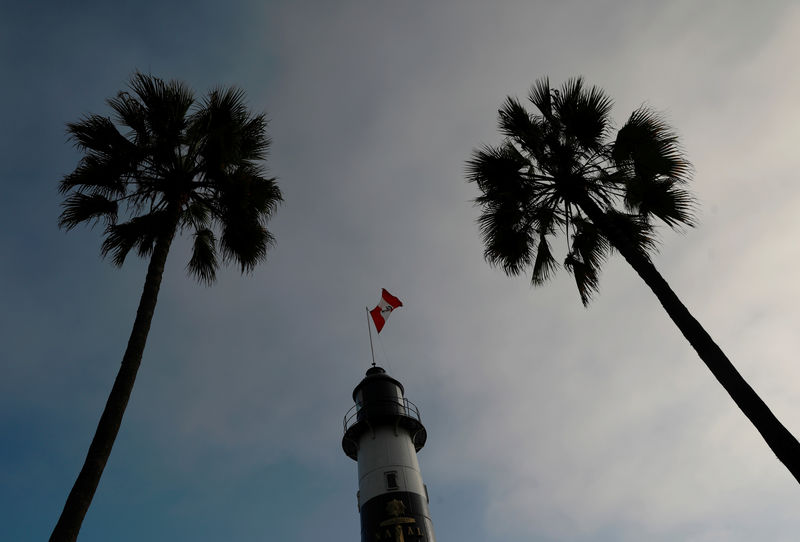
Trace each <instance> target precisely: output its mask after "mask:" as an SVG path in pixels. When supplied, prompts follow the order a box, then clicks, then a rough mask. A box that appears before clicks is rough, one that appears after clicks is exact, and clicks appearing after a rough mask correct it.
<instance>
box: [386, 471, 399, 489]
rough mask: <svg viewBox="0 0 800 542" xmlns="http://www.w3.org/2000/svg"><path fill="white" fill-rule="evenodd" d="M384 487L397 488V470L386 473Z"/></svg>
mask: <svg viewBox="0 0 800 542" xmlns="http://www.w3.org/2000/svg"><path fill="white" fill-rule="evenodd" d="M386 489H399V486H398V485H397V471H391V472H387V473H386Z"/></svg>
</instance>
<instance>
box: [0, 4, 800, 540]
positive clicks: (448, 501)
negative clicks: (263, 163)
mask: <svg viewBox="0 0 800 542" xmlns="http://www.w3.org/2000/svg"><path fill="white" fill-rule="evenodd" d="M798 50H800V10H799V9H798V8H797V7H796V5H794V3H793V2H789V1H787V2H779V1H775V2H769V3H767V5H759V6H758V7H757V8H756V7H755V6H754V4H752V3H751V2H745V1H728V2H722V1H717V2H714V1H708V2H702V3H699V2H691V1H686V2H683V1H674V2H625V1H622V0H605V1H598V2H575V1H566V2H558V3H556V2H544V1H540V2H510V1H498V2H492V3H489V2H472V1H463V2H447V1H444V2H436V3H430V2H403V3H400V2H382V1H381V2H243V1H232V2H228V3H227V4H226V5H225V7H224V8H223V7H222V4H220V3H217V2H192V3H182V2H150V1H144V2H136V3H134V2H118V3H107V2H106V3H101V2H78V3H73V4H71V5H69V6H68V5H67V4H65V3H55V2H53V3H49V2H35V1H34V2H28V3H19V4H17V5H11V4H8V3H6V4H3V6H2V7H0V62H2V68H3V69H2V74H3V84H2V85H0V99H1V100H0V103H2V104H3V105H2V108H1V109H0V111H2V117H1V118H2V120H3V126H4V128H5V129H4V130H2V131H0V149H2V153H3V159H2V160H0V179H2V182H3V186H4V188H5V191H4V197H3V198H2V201H0V205H1V206H2V213H0V217H2V218H0V220H1V221H2V228H0V247H2V252H3V254H4V257H3V258H2V259H0V284H2V285H3V286H2V287H0V288H2V290H1V291H2V295H1V296H0V299H2V302H3V307H4V309H5V310H3V311H2V312H0V343H2V344H3V348H2V354H0V519H1V520H2V521H0V540H10V541H11V540H13V541H20V542H27V541H33V540H42V539H44V538H45V537H46V536H48V534H49V532H50V530H51V529H52V526H53V525H54V523H55V521H56V519H57V517H58V514H59V512H60V510H61V507H62V505H63V502H64V499H65V498H66V495H67V493H68V491H69V488H70V487H71V484H72V482H73V481H74V477H75V475H76V474H77V472H78V469H79V468H80V465H81V462H82V460H83V457H84V454H85V452H86V449H87V447H88V444H89V440H90V439H91V435H92V433H93V431H94V428H95V426H96V423H97V419H98V418H99V415H100V412H101V409H102V406H103V404H104V402H105V399H106V396H107V393H108V391H109V390H110V386H111V383H112V381H113V378H114V375H115V373H116V369H117V367H118V364H119V361H120V360H121V356H122V351H123V348H124V345H125V342H126V341H127V336H128V333H129V331H130V325H131V323H132V320H133V316H134V312H135V308H136V303H137V302H138V296H139V293H140V288H141V285H142V283H143V281H144V263H143V262H140V261H136V260H134V259H131V260H130V261H129V262H128V263H126V265H125V267H124V268H122V269H116V268H114V267H113V266H112V265H111V264H110V263H108V262H105V261H102V260H101V259H100V258H99V244H100V233H101V232H99V231H96V230H95V231H92V230H89V229H86V230H84V229H77V230H75V231H73V232H70V233H69V234H67V233H64V232H62V231H59V229H58V228H57V217H58V214H59V212H60V208H59V202H60V196H59V195H58V193H57V190H56V187H57V183H58V181H59V180H60V179H61V177H62V176H63V175H64V174H65V173H68V172H69V171H70V170H71V169H72V168H74V166H75V164H76V163H77V160H78V158H79V155H78V154H77V152H76V151H75V150H74V149H73V148H72V147H71V145H70V144H69V142H68V141H67V140H66V136H65V123H66V122H69V121H73V120H76V119H78V118H80V116H81V115H83V114H86V113H89V112H93V113H105V112H107V109H106V106H105V104H104V100H105V99H106V98H108V97H110V96H112V95H114V94H115V93H116V92H117V91H118V90H120V89H122V88H123V87H124V86H125V84H126V82H127V80H128V78H129V77H130V75H131V74H132V73H133V72H134V71H135V70H141V71H144V72H149V73H152V74H154V75H157V76H160V77H164V78H177V79H181V80H183V81H185V82H186V83H188V84H189V85H190V86H191V87H193V88H194V89H195V90H196V91H197V93H198V94H202V93H204V92H205V91H207V90H208V89H210V88H212V87H214V86H216V85H231V84H235V85H239V86H241V87H242V88H243V89H245V91H246V92H247V96H248V100H249V104H250V106H251V108H253V109H254V110H257V111H266V112H267V114H268V116H269V118H270V119H271V122H270V128H269V129H270V134H271V136H272V137H273V139H274V145H273V148H272V154H271V157H270V159H269V161H268V166H269V168H270V171H271V173H272V174H274V175H276V176H277V177H278V179H279V182H280V185H281V188H282V190H283V191H284V196H285V200H286V201H285V204H284V205H283V206H282V207H281V208H280V210H279V212H278V214H277V215H276V217H275V218H274V220H273V222H272V228H273V231H274V233H275V235H276V237H277V239H278V244H277V246H276V248H275V249H274V250H273V251H272V252H271V254H270V256H269V259H268V261H267V263H266V264H264V265H262V266H260V267H259V268H258V269H257V270H256V271H255V272H254V273H252V274H251V275H249V276H245V277H241V276H239V275H238V273H237V272H236V271H235V270H228V271H226V272H224V273H221V274H220V276H219V279H218V281H217V283H216V284H215V286H213V287H212V288H207V287H204V286H200V285H197V284H195V283H193V282H191V280H189V279H188V278H187V277H186V276H185V273H184V266H185V264H186V262H187V261H188V255H187V250H186V243H185V241H182V242H177V243H176V244H175V245H174V247H173V250H172V252H171V254H170V259H169V261H168V263H167V270H166V274H165V278H164V284H163V286H162V292H161V296H160V298H159V305H158V308H157V312H156V317H155V320H154V323H153V329H152V331H151V334H150V337H149V342H148V346H147V350H146V352H145V357H144V361H143V364H142V367H141V370H140V373H139V378H138V380H137V383H136V386H135V388H134V392H133V396H132V399H131V402H130V404H129V407H128V411H127V413H126V417H125V420H124V422H123V426H122V430H121V432H120V435H119V437H118V439H117V442H116V445H115V448H114V451H113V453H112V457H111V460H110V462H109V464H108V467H107V469H106V471H105V474H104V476H103V479H102V481H101V484H100V487H99V489H98V492H97V494H96V496H95V499H94V502H93V505H92V508H91V510H90V512H89V514H88V516H87V518H86V521H85V522H84V527H83V530H82V534H81V537H80V540H81V541H84V542H93V541H105V540H118V541H123V542H124V541H127V540H142V539H146V540H153V541H161V540H184V539H186V540H188V539H191V540H197V541H210V540H222V539H224V540H237V541H256V540H272V539H281V540H288V541H305V540H313V539H316V540H321V539H325V540H334V541H340V540H341V541H344V540H352V539H354V538H355V537H357V536H358V533H359V529H358V515H357V510H356V500H355V492H356V488H357V480H356V465H355V463H354V462H352V461H351V460H350V459H348V458H347V457H346V456H345V455H344V454H343V453H342V451H341V448H340V438H341V423H342V416H343V415H344V413H345V412H346V411H347V409H348V408H350V406H351V404H350V403H351V397H350V393H351V391H352V388H353V387H354V386H355V385H356V384H357V383H358V381H359V380H360V378H361V377H362V376H363V372H364V370H365V369H366V368H367V367H368V365H369V342H368V338H367V335H366V329H365V327H366V324H365V318H364V311H363V308H364V307H365V306H366V305H370V306H373V305H374V304H375V303H376V302H377V300H378V295H379V292H380V288H382V287H385V288H387V289H389V290H390V291H391V292H392V293H393V294H395V295H397V296H399V297H400V298H401V299H402V300H403V302H404V304H405V306H404V307H403V308H402V309H401V310H399V311H398V312H396V313H395V314H394V315H393V316H392V319H391V321H390V322H389V324H388V325H387V327H386V329H385V330H384V332H383V333H382V334H381V337H380V340H379V341H378V343H377V344H376V355H377V357H378V361H379V363H380V364H382V365H383V366H384V367H386V369H387V370H388V371H389V372H390V374H392V375H393V376H395V377H397V378H398V379H400V380H401V381H402V382H403V383H404V384H405V387H406V391H407V395H408V396H409V398H410V399H411V400H412V401H413V402H415V403H416V404H417V405H418V406H419V407H420V409H421V411H422V416H423V421H424V422H425V424H426V427H427V428H428V433H429V440H428V444H427V445H426V447H425V449H424V450H422V451H421V453H420V465H421V468H422V471H423V475H424V478H425V481H426V483H427V485H428V488H429V490H430V495H431V513H432V516H433V521H434V526H435V529H436V533H437V536H438V537H439V539H440V540H447V539H454V540H459V539H460V540H464V539H467V540H483V541H487V542H510V541H517V540H535V541H537V542H550V541H564V540H569V541H573V540H574V541H611V540H613V541H628V540H631V541H633V540H651V541H656V542H658V541H662V540H663V541H666V540H670V541H671V540H687V541H695V542H712V541H722V540H725V541H734V542H736V541H752V540H771V541H789V540H794V539H795V538H796V533H797V532H798V529H800V516H798V514H797V510H798V509H799V507H800V491H799V490H798V487H797V484H796V482H795V481H794V480H793V479H792V478H791V477H790V475H789V474H788V472H786V470H785V469H784V468H783V467H782V466H781V465H780V464H779V463H778V462H777V461H776V460H775V459H774V457H773V456H772V454H771V452H770V451H769V450H768V449H767V447H766V445H764V444H763V442H762V441H761V440H760V438H759V437H758V435H757V433H756V432H755V430H754V429H753V428H752V427H751V426H750V424H749V422H747V420H746V419H745V418H744V416H743V415H742V414H741V413H740V412H738V410H736V409H735V407H734V405H733V404H732V402H731V400H730V399H729V398H728V397H727V395H726V394H725V393H724V392H723V390H722V389H721V388H720V387H719V385H718V384H717V383H716V382H715V381H714V380H713V378H712V377H711V376H710V374H709V373H708V371H707V370H706V369H705V367H704V366H703V365H702V364H701V362H700V361H699V359H698V358H697V357H696V355H695V354H694V352H693V351H692V350H691V348H690V347H689V346H688V345H687V344H686V343H685V342H684V341H683V339H682V338H681V337H680V336H679V334H678V332H677V330H676V329H675V328H674V326H673V325H672V323H671V322H670V321H669V320H668V318H667V317H666V315H665V314H664V313H663V311H662V310H661V308H660V306H659V305H658V303H657V302H656V300H655V298H654V297H653V296H652V294H651V293H650V292H649V291H648V290H647V289H646V288H645V286H644V285H643V284H642V283H641V282H640V281H639V279H638V278H637V277H636V276H635V274H634V273H633V272H632V271H631V270H630V269H629V268H627V267H626V266H625V264H624V263H623V262H621V261H617V260H612V261H610V262H609V263H608V264H607V266H606V268H605V271H604V273H603V276H602V278H601V281H602V282H601V294H600V295H599V296H598V297H597V299H596V300H595V301H594V302H593V304H592V305H591V307H590V308H589V309H588V310H585V309H583V307H582V306H581V304H580V301H579V299H578V295H577V293H576V292H575V289H574V287H573V285H572V283H571V281H570V279H569V277H567V276H566V275H562V276H561V277H559V278H558V279H557V280H555V281H554V282H553V283H552V284H551V285H549V286H548V287H546V288H539V289H533V288H531V287H530V286H529V284H528V282H527V281H526V279H524V278H520V279H515V280H511V279H508V278H506V277H505V276H503V275H502V273H500V272H499V271H497V270H493V269H491V268H489V267H488V266H487V265H486V264H485V263H484V262H483V260H482V257H481V253H482V249H481V246H480V243H479V240H478V236H477V227H476V225H475V218H476V217H477V210H476V209H475V208H474V207H472V205H471V203H470V201H471V199H472V198H474V197H475V195H476V193H475V189H474V187H473V186H470V185H468V184H467V183H465V182H464V180H463V171H464V162H465V160H466V159H468V158H469V155H470V152H471V150H472V149H473V148H475V147H478V146H480V145H481V144H483V143H494V142H497V141H498V140H499V137H498V136H497V134H496V129H495V125H496V119H495V116H496V111H497V108H498V107H499V105H500V104H501V102H502V101H503V99H504V98H505V96H506V95H508V94H513V95H518V96H524V95H525V94H526V92H527V89H528V87H529V86H530V84H531V83H533V81H534V80H536V79H537V78H539V77H541V76H543V75H549V76H550V77H551V80H552V81H554V82H560V81H563V80H564V79H565V78H567V77H570V76H574V75H584V76H585V77H586V78H587V80H588V81H589V82H590V83H593V84H597V85H600V86H601V87H603V88H604V89H605V90H606V91H607V92H608V93H609V94H610V95H611V96H612V97H613V98H614V100H615V108H614V114H615V118H616V119H617V121H618V122H622V121H623V120H624V119H625V118H626V116H627V115H628V114H629V112H630V111H632V110H633V109H635V108H636V107H637V106H639V105H640V104H641V103H643V102H646V103H648V104H650V105H652V106H653V107H655V108H657V109H659V110H662V111H664V112H665V114H666V116H667V118H668V119H669V121H670V122H671V123H672V124H673V125H674V126H675V127H676V128H677V130H678V132H679V133H680V135H681V138H682V142H683V144H684V147H685V149H686V151H687V153H688V155H689V157H690V159H691V160H692V162H693V163H694V166H695V179H694V184H693V189H694V191H695V193H696V194H697V196H698V198H699V200H700V204H701V207H700V215H699V218H700V224H699V227H698V228H695V229H693V230H690V231H687V232H685V233H684V234H683V235H680V234H675V233H671V232H666V231H665V232H664V236H663V240H662V244H661V246H660V253H659V255H658V256H657V257H656V258H655V262H656V265H657V266H658V267H659V269H660V270H661V271H662V272H663V273H664V275H665V276H666V278H667V280H668V281H669V282H670V283H671V284H672V286H673V287H674V288H675V290H676V291H677V293H678V295H679V296H680V297H681V298H682V299H683V300H684V302H685V303H686V304H687V305H688V306H689V307H690V309H691V310H692V311H693V312H694V313H695V315H696V316H697V317H698V319H699V320H700V321H701V322H702V323H703V324H704V325H705V326H706V328H707V329H708V330H709V331H710V332H711V334H712V335H713V336H714V337H715V339H717V341H718V343H719V344H721V346H722V347H723V349H724V350H725V351H726V352H727V353H728V354H729V356H730V357H731V359H732V361H733V362H734V364H736V366H737V367H738V368H739V369H740V371H741V372H742V373H743V374H744V376H745V377H746V378H747V379H748V381H750V383H751V384H752V385H753V386H754V387H755V388H756V390H757V391H758V392H759V393H760V394H761V396H762V397H763V398H764V399H765V400H766V402H767V403H768V404H769V405H770V407H772V409H773V411H774V412H775V413H776V414H777V415H778V417H779V418H780V419H781V420H782V421H783V422H784V424H785V425H787V427H789V428H790V430H792V431H793V432H794V433H795V434H800V394H799V393H798V389H800V367H798V365H797V359H796V352H797V351H798V350H800V334H798V333H797V331H796V330H797V328H798V325H800V307H799V306H798V305H797V303H796V301H795V300H796V299H797V298H798V296H800V286H798V284H799V283H798V282H797V281H796V279H795V274H796V273H795V270H796V269H797V267H798V264H800V248H798V247H799V246H800V245H798V243H797V232H798V231H800V217H798V215H797V209H798V208H800V188H798V183H797V182H796V181H797V168H796V164H795V162H796V155H797V141H798V140H800V106H798V105H797V100H796V97H797V96H798V95H800V74H799V73H800V72H798V71H797V70H795V69H794V66H795V64H796V58H795V57H796V53H797V51H798Z"/></svg>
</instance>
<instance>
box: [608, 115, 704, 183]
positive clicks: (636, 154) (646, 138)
mask: <svg viewBox="0 0 800 542" xmlns="http://www.w3.org/2000/svg"><path fill="white" fill-rule="evenodd" d="M611 155H612V157H613V159H614V160H615V161H616V162H617V164H618V165H619V166H620V167H625V166H626V165H629V166H630V167H632V168H633V171H634V174H635V175H637V176H639V177H641V178H642V179H644V180H650V179H652V178H655V177H658V176H663V177H669V178H671V179H673V180H674V182H677V183H681V184H683V183H686V182H688V181H689V180H690V179H691V172H692V166H691V163H690V162H689V161H688V160H687V159H686V156H685V153H684V151H683V149H682V148H681V146H680V144H679V141H678V136H677V134H675V132H674V131H673V130H672V128H671V127H670V126H669V125H668V124H667V123H666V121H665V120H664V119H663V117H662V116H661V115H659V114H658V113H656V112H655V111H653V110H651V109H650V108H648V107H644V106H643V107H640V108H638V109H637V110H636V111H634V112H633V113H631V116H630V118H629V119H628V121H627V122H626V123H625V124H624V125H623V126H622V128H620V130H619V132H618V133H617V138H616V140H615V141H614V144H613V147H612V153H611Z"/></svg>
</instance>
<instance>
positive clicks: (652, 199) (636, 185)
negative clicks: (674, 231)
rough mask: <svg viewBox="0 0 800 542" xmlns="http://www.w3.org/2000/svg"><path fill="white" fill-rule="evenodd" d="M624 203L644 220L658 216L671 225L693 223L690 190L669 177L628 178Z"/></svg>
mask: <svg viewBox="0 0 800 542" xmlns="http://www.w3.org/2000/svg"><path fill="white" fill-rule="evenodd" d="M625 205H626V207H627V208H628V209H630V210H632V211H635V212H638V213H639V215H641V216H642V217H643V218H644V219H645V220H648V221H649V220H650V217H651V216H655V217H657V218H659V219H661V220H662V221H663V222H664V223H665V224H667V225H668V226H670V227H671V228H680V227H681V226H689V227H692V226H694V225H695V207H696V201H695V198H694V196H692V194H691V193H690V192H689V191H688V190H686V189H684V188H682V187H681V186H679V185H678V184H677V183H675V182H674V181H673V180H672V179H671V178H666V177H662V178H655V179H653V180H651V181H649V182H645V181H642V180H641V179H640V178H638V177H634V178H632V179H630V180H629V182H628V184H627V190H626V192H625Z"/></svg>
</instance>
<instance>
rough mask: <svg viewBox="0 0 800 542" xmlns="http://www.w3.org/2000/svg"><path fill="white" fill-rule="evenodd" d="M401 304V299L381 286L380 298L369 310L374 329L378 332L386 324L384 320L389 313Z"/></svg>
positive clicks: (387, 317)
mask: <svg viewBox="0 0 800 542" xmlns="http://www.w3.org/2000/svg"><path fill="white" fill-rule="evenodd" d="M402 306H403V302H402V301H400V300H399V299H397V298H396V297H395V296H393V295H392V294H390V293H389V292H387V291H386V289H384V288H381V300H380V301H379V302H378V306H377V307H375V308H374V309H372V310H371V311H369V315H370V316H372V321H373V322H375V329H376V330H378V333H380V332H381V330H382V329H383V326H385V325H386V320H388V319H389V315H390V314H392V311H393V310H395V309H396V308H397V307H402Z"/></svg>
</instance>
